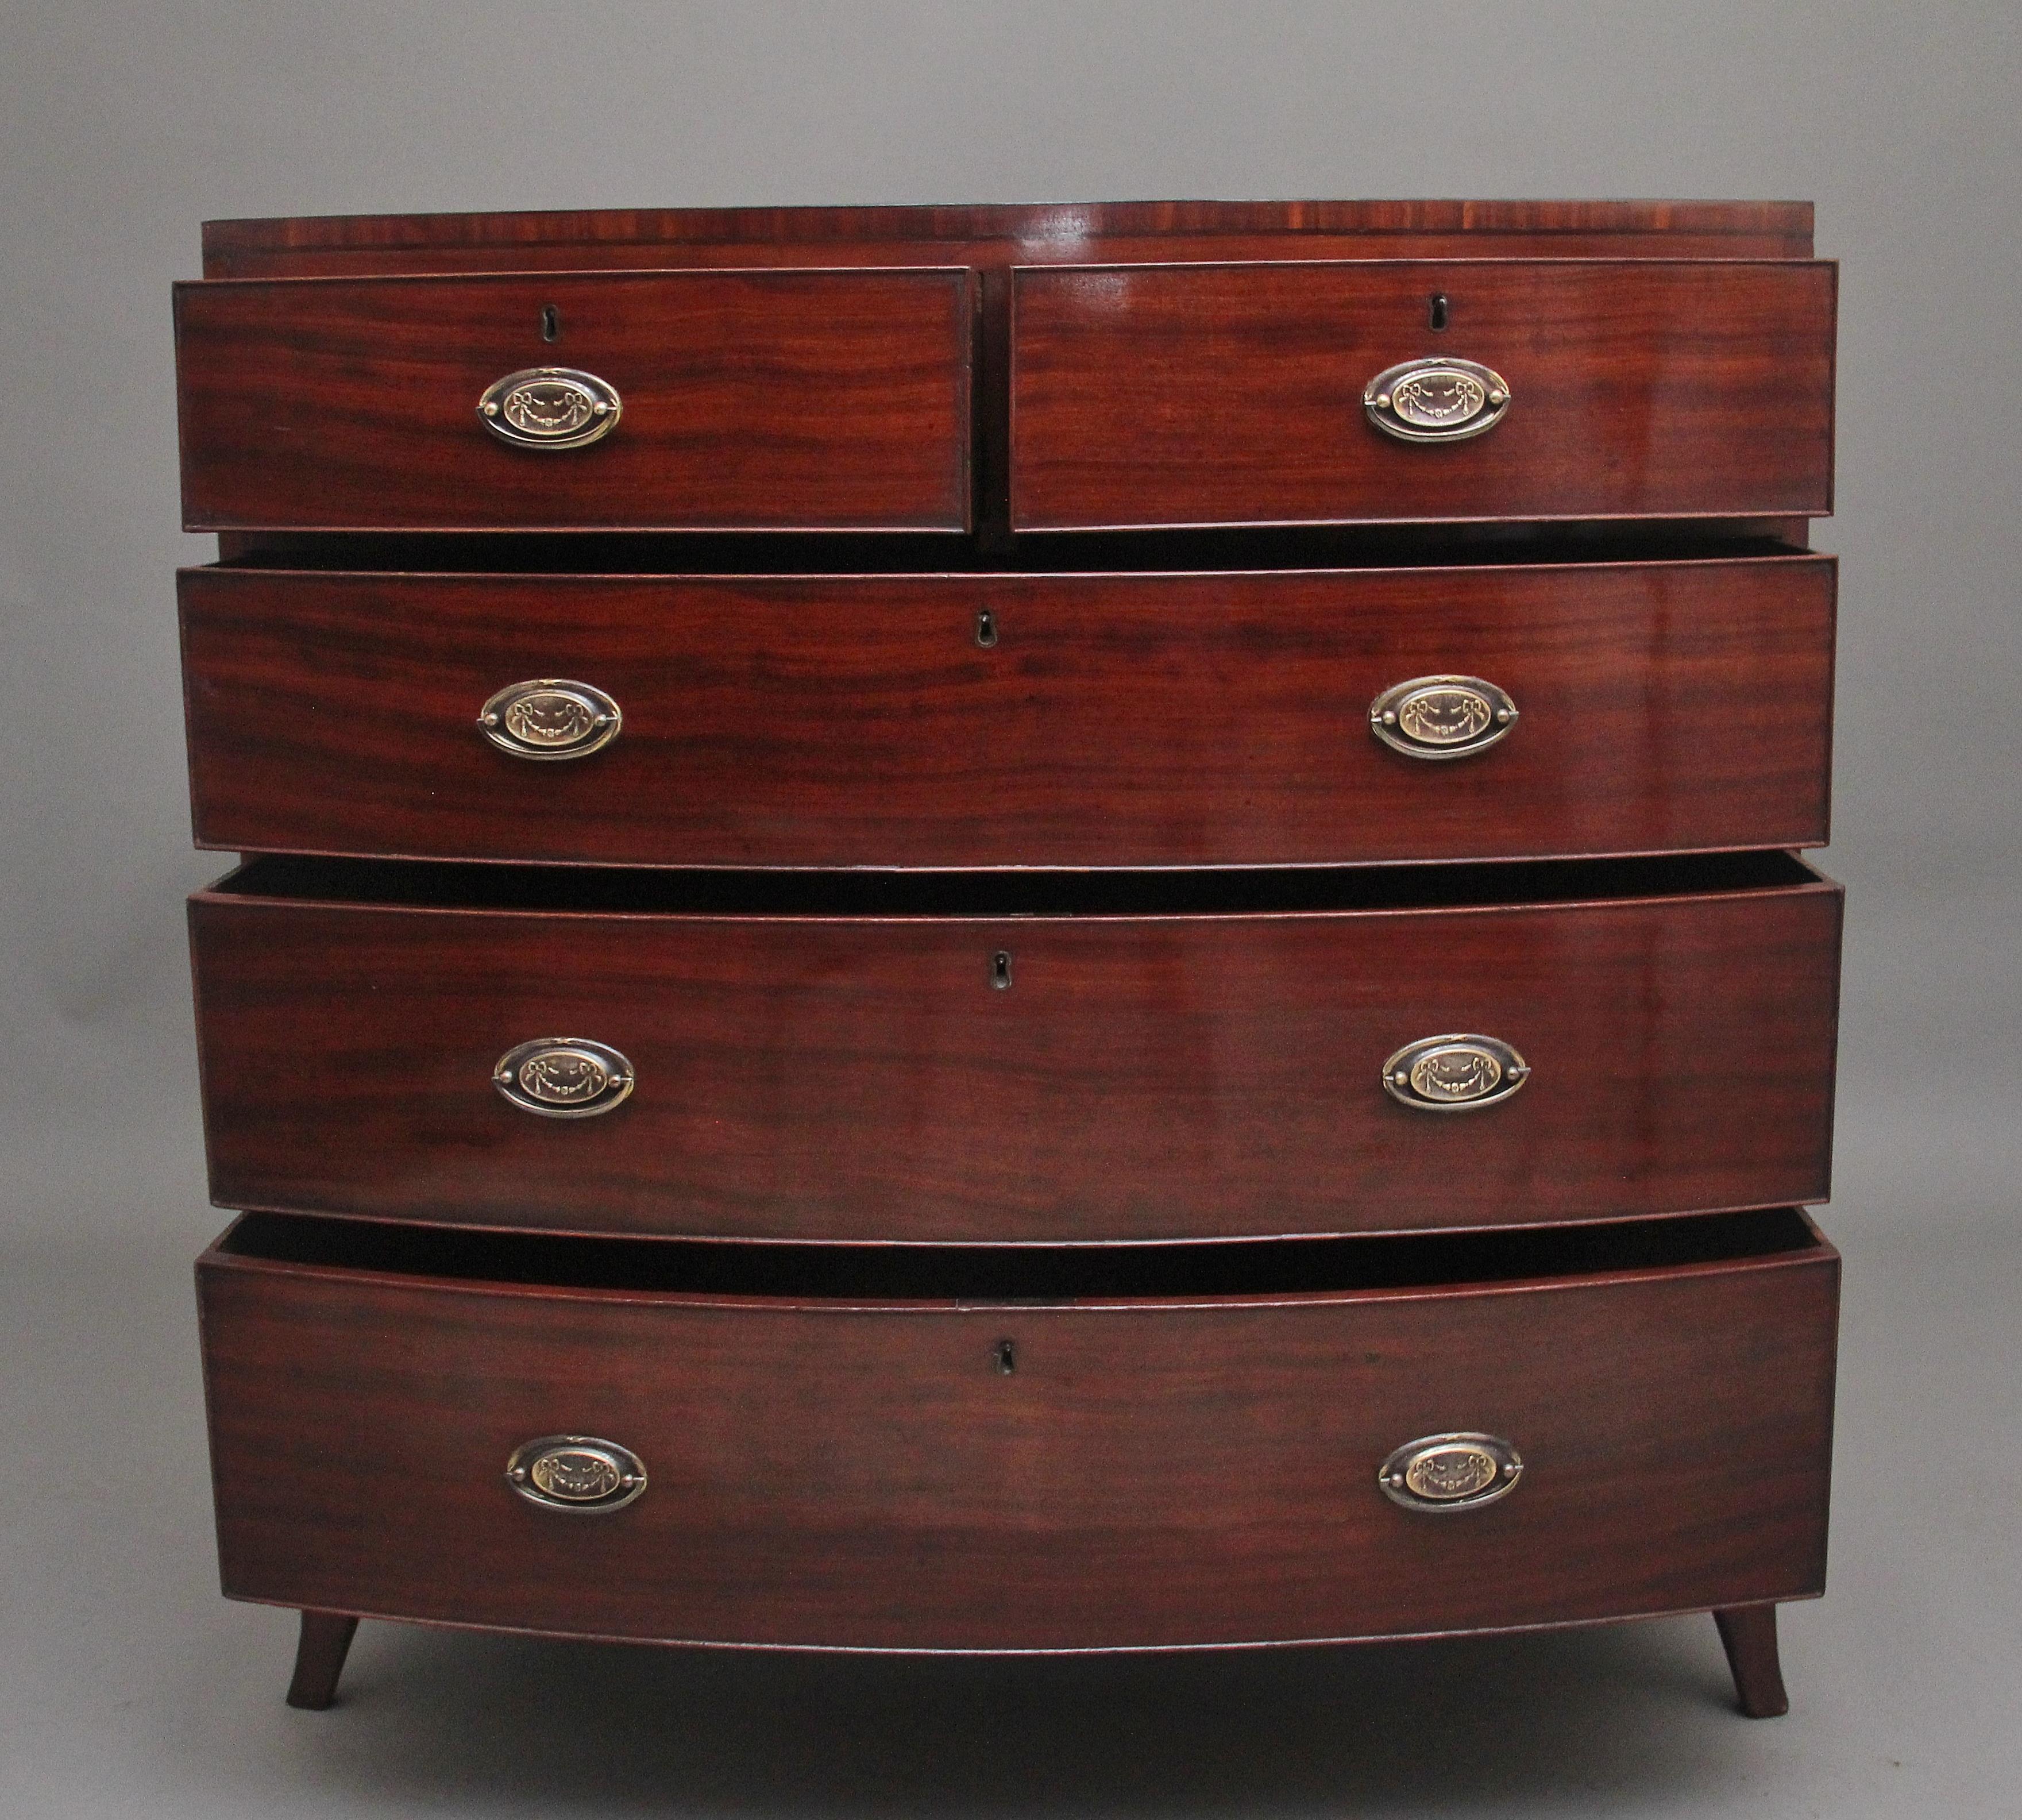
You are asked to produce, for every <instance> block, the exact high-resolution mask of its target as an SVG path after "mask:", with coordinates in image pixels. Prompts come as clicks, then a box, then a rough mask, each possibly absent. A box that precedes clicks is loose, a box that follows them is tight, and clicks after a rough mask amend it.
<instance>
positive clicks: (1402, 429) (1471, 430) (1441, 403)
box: [1362, 360, 1509, 442]
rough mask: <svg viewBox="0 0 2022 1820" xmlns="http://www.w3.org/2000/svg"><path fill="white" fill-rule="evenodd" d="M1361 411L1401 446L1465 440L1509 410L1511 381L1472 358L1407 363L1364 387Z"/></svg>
mask: <svg viewBox="0 0 2022 1820" xmlns="http://www.w3.org/2000/svg"><path fill="white" fill-rule="evenodd" d="M1362 408H1363V410H1364V411H1367V413H1368V414H1369V421H1370V422H1371V423H1373V424H1374V425H1375V426H1376V427H1377V428H1378V429H1380V430H1381V431H1382V432H1383V433H1384V434H1385V436H1394V437H1396V438H1397V440H1399V441H1400V442H1465V441H1466V440H1467V439H1468V438H1469V437H1471V436H1480V434H1482V433H1483V432H1484V431H1485V430H1491V429H1494V428H1495V426H1496V425H1498V423H1500V422H1502V418H1503V416H1504V414H1505V413H1506V412H1507V411H1508V410H1509V381H1508V380H1506V379H1505V378H1503V377H1502V375H1501V374H1500V373H1498V372H1496V371H1494V370H1493V369H1491V368H1490V367H1484V366H1480V365H1478V364H1476V362H1474V361H1473V360H1405V361H1403V362H1401V363H1400V364H1398V365H1396V366H1395V367H1385V368H1384V370H1383V371H1381V372H1380V373H1378V375H1376V377H1375V378H1373V379H1372V380H1371V381H1370V382H1369V383H1368V384H1367V386H1364V387H1363V389H1362Z"/></svg>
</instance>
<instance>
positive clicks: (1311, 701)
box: [181, 556, 1834, 868]
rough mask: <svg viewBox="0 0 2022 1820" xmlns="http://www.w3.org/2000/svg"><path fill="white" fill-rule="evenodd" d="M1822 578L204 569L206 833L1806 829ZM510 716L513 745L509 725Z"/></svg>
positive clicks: (186, 628) (1730, 570)
mask: <svg viewBox="0 0 2022 1820" xmlns="http://www.w3.org/2000/svg"><path fill="white" fill-rule="evenodd" d="M1833 598H1834V568H1833V565H1832V563H1831V561H1830V559H1829V558H1825V557H1806V556H1788V557H1756V558H1746V559H1739V560H1731V561H1722V560H1699V561H1649V562H1586V563H1562V564H1526V565H1484V566H1473V567H1465V568H1458V567H1456V568H1429V569H1376V570H1366V571H1355V570H1332V571H1308V572H1279V573H1235V574H1177V575H1175V574H1155V575H1115V576H1095V575H1041V576H1010V575H978V576H967V575H965V576H947V575H940V576H843V577H829V576H757V577H734V576H717V577H676V576H655V577H609V576H570V575H560V576H554V575H527V574H501V575H460V576H428V575H416V574H320V573H312V572H299V571H297V572H275V571H268V570H260V569H199V570H192V571H188V572H184V575H183V576H182V577H181V602H182V624H183V650H184V678H185V685H186V690H187V700H188V726H189V748H190V774H191V780H192V799H193V803H194V809H195V828H196V835H197V839H198V840H199V842H201V843H202V844H203V845H205V846H215V847H221V848H226V849H229V850H233V851H239V852H246V851H265V852H275V851H279V852H297V853H343V854H358V855H367V856H378V857H413V858H440V859H490V860H512V861H568V862H580V863H589V864H621V865H668V866H694V865H700V866H805V867H820V866H836V867H845V866H892V867H950V868H954V867H1009V866H1061V867H1092V866H1148V867H1160V866H1193V865H1283V864H1356V863H1362V862H1372V861H1415V860H1450V859H1467V858H1487V857H1522V856H1527V855H1536V856H1543V857H1578V856H1582V855H1607V854H1628V853H1660V852H1666V851H1682V850H1703V849H1713V848H1721V847H1748V846H1792V847H1794V846H1806V845H1816V844H1819V843H1822V842H1823V840H1824V839H1825V838H1826V834H1827V777H1828V770H1829V761H1830V736H1831V707H1832V639H1833ZM546 685H558V686H546ZM1407 697H1408V698H1410V702H1409V704H1407V706H1406V707H1405V709H1404V714H1403V721H1404V723H1405V725H1403V727H1401V728H1400V724H1399V722H1398V719H1397V718H1396V715H1395V714H1394V713H1393V714H1392V719H1391V721H1390V722H1389V723H1387V724H1386V723H1385V722H1384V720H1383V718H1382V714H1383V707H1382V704H1384V703H1385V701H1386V700H1391V699H1392V698H1395V699H1398V700H1403V699H1405V698H1407ZM1491 703H1493V704H1496V705H1495V707H1493V708H1491V706H1490V704H1491ZM495 704H503V705H502V706H499V705H495ZM544 704H545V714H546V718H545V719H543V718H541V716H542V712H543V707H544ZM585 704H602V711H604V713H605V714H606V715H607V716H608V717H609V718H610V720H611V723H612V724H611V725H608V726H606V727H603V728H600V727H599V726H597V724H596V711H595V709H594V707H593V706H586V705H585ZM1497 711H1505V712H1506V713H1508V714H1509V715H1511V716H1512V717H1513V718H1509V719H1506V720H1504V721H1502V722H1498V721H1497V720H1496V719H1495V718H1494V716H1495V713H1496V712H1497ZM487 712H489V713H491V714H492V716H493V722H492V724H491V725H490V726H489V727H487V725H485V724H484V715H485V714H487ZM502 714H503V715H508V716H509V715H512V714H520V716H521V717H522V718H523V720H524V722H525V724H524V725H523V726H522V727H521V729H520V732H518V733H515V732H514V731H513V728H512V727H510V726H504V725H500V724H499V718H500V716H501V715H502ZM1414 716H1417V717H1421V718H1414ZM1470 717H1471V718H1470ZM1411 729H1416V733H1415V736H1414V732H1413V731H1412V730H1411Z"/></svg>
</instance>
